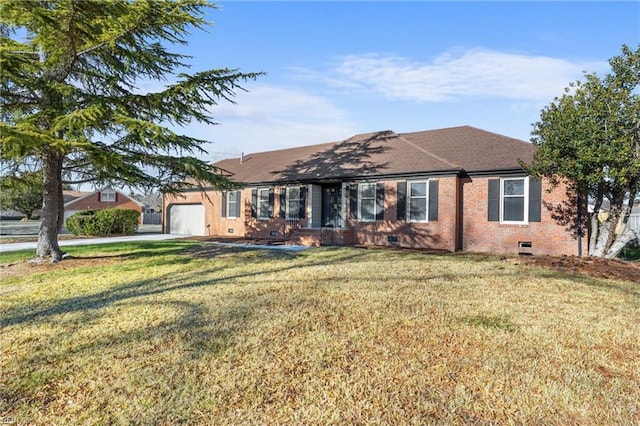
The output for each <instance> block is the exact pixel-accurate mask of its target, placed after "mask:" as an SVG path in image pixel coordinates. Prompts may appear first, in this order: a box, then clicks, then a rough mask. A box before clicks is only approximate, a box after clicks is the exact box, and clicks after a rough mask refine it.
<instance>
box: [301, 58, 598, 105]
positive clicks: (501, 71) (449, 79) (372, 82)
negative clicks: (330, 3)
mask: <svg viewBox="0 0 640 426" xmlns="http://www.w3.org/2000/svg"><path fill="white" fill-rule="evenodd" d="M604 67H606V63H597V62H571V61H568V60H565V59H558V58H551V57H545V56H527V55H518V54H511V53H504V52H498V51H493V50H487V49H471V50H467V51H463V52H455V53H453V52H445V53H443V54H441V55H440V56H438V57H436V58H435V59H433V60H431V61H428V62H420V61H416V60H412V59H409V58H405V57H401V56H397V55H381V54H370V55H350V56H346V57H342V58H340V59H339V60H338V63H337V65H336V66H335V67H334V68H333V69H330V70H329V71H327V72H326V73H324V74H322V75H321V74H318V73H313V72H311V71H305V72H301V74H300V75H301V76H302V77H304V78H309V77H311V76H314V77H315V79H321V80H323V81H324V82H325V84H327V85H329V86H331V87H335V88H340V89H344V90H348V91H353V90H356V91H365V92H372V93H378V94H382V95H384V96H385V97H387V98H388V99H393V100H404V101H413V102H441V101H451V100H456V99H460V98H469V97H476V98H500V99H510V100H526V101H541V100H544V101H547V100H550V99H553V97H554V96H557V95H560V94H562V91H563V89H564V88H565V87H566V86H567V85H568V84H569V83H570V82H572V81H575V80H578V79H581V78H582V76H583V71H589V72H591V71H598V70H601V69H603V68H604Z"/></svg>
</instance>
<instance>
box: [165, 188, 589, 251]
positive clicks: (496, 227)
mask: <svg viewBox="0 0 640 426" xmlns="http://www.w3.org/2000/svg"><path fill="white" fill-rule="evenodd" d="M432 179H437V180H438V182H439V190H438V218H437V220H430V221H428V222H426V223H411V222H407V221H405V220H402V221H398V220H397V214H396V213H397V201H396V200H397V196H396V195H397V194H396V188H397V185H396V184H397V181H395V180H393V181H386V182H384V190H385V191H384V193H385V198H384V218H383V220H378V221H375V222H359V221H356V220H353V219H349V200H348V194H345V197H344V199H345V202H346V208H345V209H344V211H345V212H346V218H345V220H346V226H345V229H330V228H323V229H310V228H306V226H307V219H306V218H305V219H300V220H299V222H298V226H299V228H298V229H291V228H290V226H289V224H288V223H287V221H286V220H285V219H284V218H280V217H278V214H279V211H280V206H279V196H278V194H279V191H280V188H279V187H276V188H275V197H274V204H273V211H274V217H273V218H269V219H264V220H263V219H257V218H252V217H251V188H245V189H243V190H241V191H240V193H241V203H242V208H241V211H242V214H241V216H242V217H241V218H229V217H221V203H222V195H221V193H220V192H217V191H216V192H209V193H208V198H207V196H205V195H204V194H202V193H200V192H188V193H185V194H184V197H170V196H165V199H164V209H163V212H164V215H165V217H164V220H163V224H164V232H169V230H168V229H167V226H168V225H167V224H168V223H169V222H168V220H167V216H166V215H167V214H168V212H169V210H170V207H171V205H172V204H192V203H202V204H203V205H204V206H205V224H206V226H207V230H208V231H207V233H208V235H211V236H219V237H249V238H267V239H288V240H289V241H290V242H291V243H294V244H305V245H351V244H358V245H380V246H398V247H410V248H426V249H434V250H445V251H451V252H453V251H456V250H465V251H472V252H488V253H504V254H517V253H530V254H534V255H542V254H553V255H574V254H577V241H576V239H575V238H574V237H573V236H572V235H571V234H570V232H567V231H566V230H565V229H564V226H562V225H558V224H557V223H556V222H555V221H554V220H553V219H552V218H551V214H550V212H549V211H548V210H547V209H546V208H545V207H544V206H543V207H542V211H541V221H540V222H529V223H528V224H524V225H508V224H501V223H500V222H490V221H489V220H488V217H487V205H488V179H489V177H480V178H475V177H474V178H459V177H454V176H451V177H437V178H432ZM548 188H549V185H548V184H547V183H546V182H543V185H542V198H543V200H544V201H545V202H547V203H551V204H557V203H561V202H562V201H564V200H565V198H566V196H565V193H564V189H563V188H556V189H555V190H554V191H553V192H551V193H547V191H546V190H547V189H548ZM308 201H309V199H308V198H307V209H309V208H310V207H309V204H308ZM460 212H462V214H461V215H460V214H459V213H460ZM519 242H530V243H531V247H530V248H525V249H522V248H521V247H519ZM586 243H587V240H586V237H585V238H584V240H583V246H584V247H586Z"/></svg>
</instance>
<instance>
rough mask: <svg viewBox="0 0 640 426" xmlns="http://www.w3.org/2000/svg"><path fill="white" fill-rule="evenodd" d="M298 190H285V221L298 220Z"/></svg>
mask: <svg viewBox="0 0 640 426" xmlns="http://www.w3.org/2000/svg"><path fill="white" fill-rule="evenodd" d="M300 198H301V197H300V188H299V187H294V188H287V199H286V217H287V219H289V220H291V219H299V218H300Z"/></svg>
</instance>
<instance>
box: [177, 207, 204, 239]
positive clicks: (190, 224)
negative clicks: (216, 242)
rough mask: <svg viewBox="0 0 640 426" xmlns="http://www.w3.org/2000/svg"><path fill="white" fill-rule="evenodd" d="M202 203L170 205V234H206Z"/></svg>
mask: <svg viewBox="0 0 640 426" xmlns="http://www.w3.org/2000/svg"><path fill="white" fill-rule="evenodd" d="M204 230H205V226H204V206H203V205H202V204H174V205H172V206H170V207H169V229H168V232H169V234H176V235H205V232H204Z"/></svg>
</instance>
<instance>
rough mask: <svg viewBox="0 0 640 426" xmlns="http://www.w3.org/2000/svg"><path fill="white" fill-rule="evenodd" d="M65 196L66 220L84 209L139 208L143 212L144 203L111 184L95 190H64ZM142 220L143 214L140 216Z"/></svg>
mask: <svg viewBox="0 0 640 426" xmlns="http://www.w3.org/2000/svg"><path fill="white" fill-rule="evenodd" d="M62 196H63V198H64V220H65V222H66V220H67V218H68V217H69V216H71V215H73V214H74V213H77V212H79V211H82V210H104V209H109V208H119V209H131V210H137V211H138V212H140V213H141V214H142V210H143V207H144V205H143V204H142V203H140V202H139V201H137V200H136V199H134V198H133V196H129V195H126V194H124V193H122V192H120V191H117V190H115V189H113V188H112V187H110V186H107V187H105V188H102V189H100V190H98V191H93V192H81V191H67V190H65V191H62ZM140 220H142V215H141V216H140Z"/></svg>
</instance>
